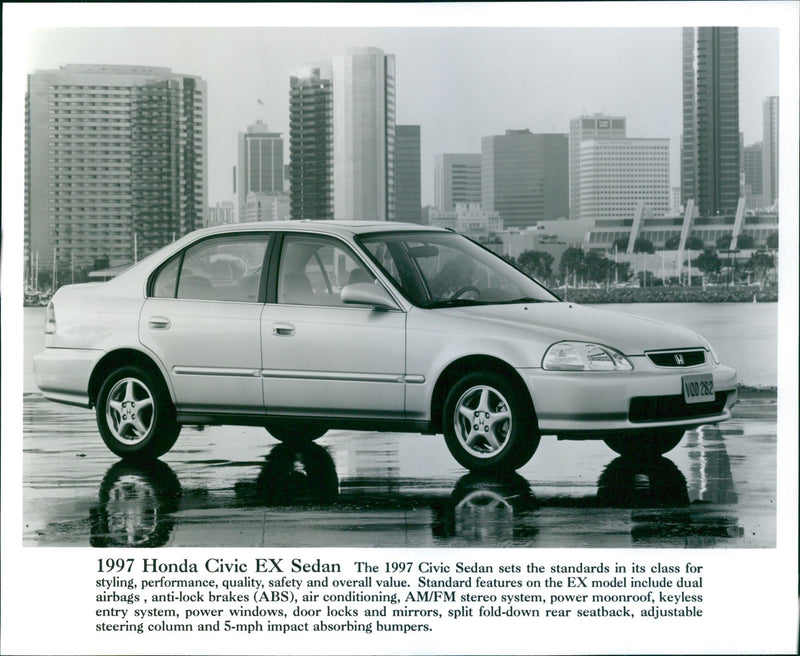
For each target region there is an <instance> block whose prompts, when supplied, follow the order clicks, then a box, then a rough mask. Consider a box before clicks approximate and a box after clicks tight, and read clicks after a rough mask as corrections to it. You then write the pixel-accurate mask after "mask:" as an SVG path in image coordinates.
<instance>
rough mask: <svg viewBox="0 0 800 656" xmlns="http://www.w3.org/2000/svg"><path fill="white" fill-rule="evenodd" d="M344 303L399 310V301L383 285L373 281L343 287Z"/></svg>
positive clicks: (342, 296)
mask: <svg viewBox="0 0 800 656" xmlns="http://www.w3.org/2000/svg"><path fill="white" fill-rule="evenodd" d="M341 298H342V303H347V304H348V305H371V306H372V307H373V308H376V309H380V310H398V309H399V308H398V307H397V303H395V302H394V299H393V298H392V297H391V296H389V292H387V291H386V290H385V289H384V288H383V287H382V286H380V285H375V284H373V283H371V282H355V283H353V284H352V285H347V286H345V287H344V288H342V295H341Z"/></svg>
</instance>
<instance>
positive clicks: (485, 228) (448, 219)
mask: <svg viewBox="0 0 800 656" xmlns="http://www.w3.org/2000/svg"><path fill="white" fill-rule="evenodd" d="M429 221H430V225H432V226H435V227H437V228H447V229H450V230H454V231H455V232H458V233H461V234H462V235H466V236H467V237H470V238H471V239H475V240H477V241H484V240H486V239H488V238H489V237H490V236H492V235H494V234H496V233H498V232H500V231H502V230H503V219H501V218H500V214H499V213H498V212H488V211H486V210H484V209H483V208H482V207H481V205H480V203H456V206H455V210H453V211H449V212H448V211H443V210H433V209H432V210H431V211H430V214H429Z"/></svg>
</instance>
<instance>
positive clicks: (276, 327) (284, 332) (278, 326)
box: [272, 323, 294, 337]
mask: <svg viewBox="0 0 800 656" xmlns="http://www.w3.org/2000/svg"><path fill="white" fill-rule="evenodd" d="M272 334H273V335H277V336H278V337H291V336H292V335H294V326H293V325H292V324H290V323H273V324H272Z"/></svg>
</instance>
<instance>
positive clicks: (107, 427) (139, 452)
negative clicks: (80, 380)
mask: <svg viewBox="0 0 800 656" xmlns="http://www.w3.org/2000/svg"><path fill="white" fill-rule="evenodd" d="M137 406H138V407H137ZM96 416H97V427H98V429H99V430H100V436H101V437H102V438H103V442H105V444H106V446H107V447H108V448H109V449H110V450H111V451H112V452H113V453H115V454H116V455H118V456H119V457H120V458H124V459H129V460H137V459H141V460H147V459H155V458H158V457H159V456H162V455H164V454H165V453H166V452H167V451H169V450H170V449H171V448H172V445H173V444H175V440H177V439H178V434H179V433H180V430H181V427H180V424H178V423H177V421H176V420H175V407H174V406H173V405H172V400H171V399H170V397H169V393H168V392H167V388H166V386H165V385H164V383H163V381H162V380H161V378H160V377H158V376H154V375H153V374H152V373H150V372H149V371H147V370H146V369H143V368H142V367H139V366H136V365H130V366H126V367H120V368H119V369H115V370H114V371H112V372H111V373H110V374H109V375H108V376H107V377H106V379H105V380H104V381H103V384H102V385H101V387H100V393H99V394H98V395H97V408H96Z"/></svg>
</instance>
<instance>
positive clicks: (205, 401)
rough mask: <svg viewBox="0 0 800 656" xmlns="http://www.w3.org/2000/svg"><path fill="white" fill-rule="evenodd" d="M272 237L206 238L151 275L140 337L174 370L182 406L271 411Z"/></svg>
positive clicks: (172, 374) (171, 372) (190, 409)
mask: <svg viewBox="0 0 800 656" xmlns="http://www.w3.org/2000/svg"><path fill="white" fill-rule="evenodd" d="M270 238H271V236H270V234H269V233H261V234H252V233H251V234H237V235H218V236H214V237H210V238H206V239H203V240H201V241H199V242H197V243H195V244H193V245H191V246H189V247H188V248H187V249H185V250H184V251H182V252H181V253H179V254H178V255H176V256H174V257H173V258H172V259H171V260H169V261H168V262H167V263H166V264H165V265H163V266H162V267H161V269H160V270H159V271H158V272H157V273H156V275H155V277H154V278H153V280H152V281H151V285H150V290H149V291H150V293H149V294H148V298H147V300H146V301H145V304H144V307H143V308H142V313H141V316H140V320H139V339H140V340H141V342H142V344H144V345H145V346H146V347H148V348H149V349H151V350H152V351H153V352H154V353H155V354H156V355H157V356H158V357H159V358H160V359H161V361H162V363H163V364H164V366H165V368H166V370H167V371H168V372H169V376H170V379H171V381H172V384H173V388H174V390H175V397H176V401H177V406H178V409H179V410H182V411H184V412H214V413H226V412H227V413H240V414H241V413H244V414H257V415H263V413H264V407H263V393H262V387H261V378H260V369H261V332H260V320H261V312H262V309H263V296H264V292H263V290H264V286H265V282H262V280H263V279H264V278H265V277H266V276H264V275H262V271H263V270H264V262H265V258H266V254H267V250H268V246H269V241H270Z"/></svg>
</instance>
